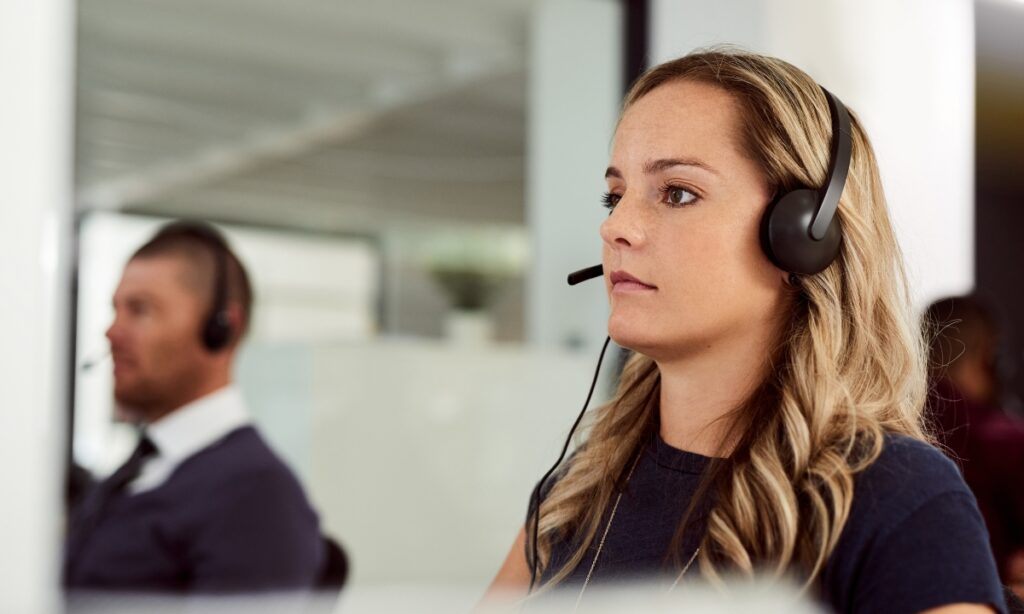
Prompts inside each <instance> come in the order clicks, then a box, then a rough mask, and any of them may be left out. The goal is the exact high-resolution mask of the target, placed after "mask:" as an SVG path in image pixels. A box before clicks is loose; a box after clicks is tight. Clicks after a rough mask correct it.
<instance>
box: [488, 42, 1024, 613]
mask: <svg viewBox="0 0 1024 614" xmlns="http://www.w3.org/2000/svg"><path fill="white" fill-rule="evenodd" d="M833 108H834V107H833ZM851 115H852V114H851ZM835 116H836V112H835V111H834V110H833V109H830V103H829V98H828V96H827V95H826V93H825V92H824V91H823V90H822V89H821V88H820V87H819V86H818V84H816V83H815V82H814V80H812V79H811V78H810V77H809V76H807V75H806V74H805V73H803V72H802V71H800V70H799V69H797V68H795V67H793V66H792V65H790V64H788V63H786V62H783V61H780V60H777V59H774V58H769V57H764V56H759V55H754V54H749V53H742V52H735V51H728V50H727V51H721V50H714V51H709V52H701V53H694V54H691V55H688V56H686V57H683V58H680V59H678V60H675V61H672V62H668V63H666V64H662V65H660V66H657V67H655V68H653V69H651V70H650V71H648V72H647V73H646V74H645V75H643V76H642V77H641V78H640V79H639V80H638V81H637V83H636V84H635V85H634V87H633V89H632V91H631V92H630V93H629V94H628V96H627V98H626V100H625V104H624V110H623V113H622V116H621V118H620V121H619V125H618V127H617V130H616V133H615V139H614V143H613V146H612V154H611V164H610V166H609V167H608V170H607V172H606V178H607V182H608V193H607V195H606V196H605V204H606V206H607V207H608V208H609V210H610V212H609V216H608V219H607V221H605V222H604V224H603V225H602V227H601V238H602V239H603V243H604V249H603V265H604V281H605V285H606V288H607V291H608V297H609V301H610V303H611V315H610V317H609V321H608V332H609V336H610V337H611V338H612V339H613V340H614V341H615V342H616V343H618V344H619V345H621V346H623V347H625V348H629V349H631V350H632V351H633V352H634V354H633V356H632V358H631V359H630V360H629V362H628V363H627V365H626V367H625V370H624V372H623V374H622V378H621V381H620V384H619V387H618V391H617V393H616V394H615V396H614V398H613V399H612V400H611V401H610V402H609V403H607V404H606V405H604V406H603V407H601V408H599V409H598V410H596V412H595V413H594V417H593V419H592V421H591V422H590V423H589V430H588V433H587V436H586V438H585V439H584V440H583V442H582V444H581V445H580V446H579V447H578V449H577V450H576V452H575V453H574V454H573V455H572V456H571V457H570V459H569V461H567V462H566V463H564V464H563V465H562V466H561V467H559V469H558V471H557V472H556V473H555V474H554V475H553V476H552V477H551V478H550V479H548V480H547V481H546V482H545V483H544V488H543V498H542V504H541V505H540V515H539V518H537V517H536V515H535V514H534V511H535V510H534V509H532V507H531V510H530V516H529V517H528V520H527V523H526V526H525V527H524V529H523V531H521V532H520V534H519V536H518V538H517V539H516V541H515V543H514V544H513V546H512V550H511V552H510V553H509V555H508V558H507V559H506V561H505V563H504V565H503V566H502V568H501V570H500V572H499V573H498V576H497V578H496V579H495V581H494V583H493V584H492V587H491V593H489V594H493V593H495V592H499V591H504V592H510V591H511V592H513V593H515V592H518V594H519V595H521V596H522V595H526V594H527V593H528V592H529V593H530V595H531V597H532V596H536V595H539V594H543V593H545V592H546V591H547V590H548V589H550V588H554V587H560V588H563V589H564V590H566V591H571V592H572V593H574V594H576V595H577V598H578V603H579V604H581V605H582V606H583V607H585V606H586V604H587V594H586V591H587V589H588V587H593V586H594V585H595V584H600V583H607V582H611V581H614V580H621V579H625V578H634V577H646V578H650V577H652V576H654V577H658V578H661V580H662V582H663V587H664V589H666V590H669V589H671V588H672V587H673V586H675V585H676V584H678V583H680V582H682V583H686V582H687V581H688V580H690V579H691V578H694V577H702V578H703V579H705V580H708V581H711V582H718V581H721V580H722V578H723V577H725V576H726V575H727V574H728V575H736V574H739V575H741V576H743V575H755V574H756V575H758V576H764V575H768V576H783V575H785V576H789V577H793V578H796V579H797V581H798V582H800V583H802V584H803V586H804V587H805V588H806V589H807V590H808V591H809V592H810V594H811V595H814V596H816V597H817V598H819V599H820V600H821V601H822V602H824V603H826V604H828V605H829V606H830V607H831V608H833V609H834V610H836V611H838V612H881V611H884V612H918V611H925V610H934V611H940V612H963V613H969V612H989V611H993V610H997V611H1004V610H1005V608H1006V605H1005V602H1004V600H1003V596H1002V592H1001V588H1000V585H999V583H998V579H997V575H996V570H995V566H994V563H993V560H992V555H991V553H990V551H989V546H988V539H987V535H986V532H985V527H984V524H983V522H982V520H981V517H980V515H979V513H978V510H977V506H976V504H975V501H974V498H973V497H972V495H971V494H970V491H969V490H968V489H967V488H966V486H965V485H964V482H963V480H962V479H961V477H960V474H959V472H958V470H957V469H956V467H955V466H954V465H953V464H952V463H951V462H950V461H948V460H946V458H945V457H944V456H943V455H942V454H941V453H940V452H939V451H938V450H936V449H935V448H934V447H932V446H931V445H930V443H929V442H930V439H929V437H928V435H927V434H926V432H925V430H924V425H923V423H922V407H923V400H924V394H925V372H926V365H925V358H924V349H923V348H924V344H923V342H922V339H921V335H920V333H919V328H918V326H917V323H916V321H915V318H914V317H913V314H912V311H911V306H910V303H909V301H908V293H907V284H906V280H905V277H904V273H903V265H902V261H901V254H900V250H899V247H898V246H897V244H896V239H895V236H894V234H893V230H892V225H891V222H890V219H889V215H888V212H887V209H886V202H885V197H884V195H883V193H882V186H881V182H880V179H879V172H878V167H877V164H876V161H875V157H874V154H873V152H872V149H871V145H870V143H869V141H868V138H867V135H866V134H865V132H864V129H863V127H862V126H861V124H860V123H859V122H858V121H857V119H856V117H855V116H851V117H850V118H849V120H847V121H848V122H849V124H848V128H847V129H848V130H849V132H848V133H847V135H848V137H849V141H850V145H849V146H848V149H847V151H849V155H850V161H849V166H848V168H849V172H848V176H847V178H846V180H845V187H844V186H843V184H842V183H841V184H840V188H841V189H842V196H841V199H840V200H839V205H838V211H837V213H836V215H835V219H834V221H833V222H832V225H831V226H830V227H829V233H831V234H830V236H832V237H833V239H838V237H839V236H840V235H841V242H840V243H839V244H838V245H837V246H836V247H835V250H836V253H835V254H834V256H835V257H834V260H832V258H831V256H830V257H829V261H830V262H829V261H826V262H825V263H824V264H823V265H822V266H823V267H824V268H823V270H820V271H819V272H815V273H813V274H808V273H807V272H806V271H803V273H804V274H796V275H795V274H793V268H800V267H799V266H798V265H794V266H793V267H787V268H789V270H787V268H783V266H781V265H780V264H779V262H780V258H779V256H778V255H777V254H776V255H774V256H773V257H771V258H770V257H769V255H768V253H769V252H770V251H771V250H770V249H767V248H766V247H765V246H764V241H763V240H762V238H761V237H762V230H763V229H762V220H763V218H764V215H765V211H766V209H768V208H769V206H770V204H771V203H773V201H774V200H775V199H776V198H779V197H780V196H781V195H784V194H787V193H789V192H791V191H793V190H797V189H801V188H811V189H814V190H819V189H822V190H823V188H824V187H825V182H826V180H827V178H828V176H829V175H830V172H831V171H830V163H833V164H834V163H835V161H834V158H835V157H836V153H835V152H834V151H833V150H834V149H835V144H834V143H835V139H834V137H836V138H838V135H834V133H833V128H834V126H833V124H834V122H835V120H834V119H833V118H834V117H835ZM836 128H837V129H838V127H836ZM840 170H842V169H840ZM808 224H809V222H808ZM781 260H785V259H784V258H781ZM812 268H813V267H812ZM534 522H537V526H538V527H539V532H538V533H537V534H536V536H534V534H533V530H534V529H533V528H534V526H535V525H534ZM534 537H536V544H537V551H536V558H535V554H534V551H533V547H532V544H533V542H534V539H533V538H534ZM534 563H535V564H536V566H535V568H534V566H533V564H534ZM534 569H535V570H536V576H535V577H533V578H531V576H532V575H533V574H532V572H533V571H534Z"/></svg>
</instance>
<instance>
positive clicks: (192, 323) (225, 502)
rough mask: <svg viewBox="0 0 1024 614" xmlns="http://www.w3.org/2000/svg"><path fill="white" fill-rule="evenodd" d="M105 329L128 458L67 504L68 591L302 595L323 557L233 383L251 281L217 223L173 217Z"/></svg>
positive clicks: (139, 263) (138, 259) (325, 551)
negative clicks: (135, 428) (130, 443)
mask: <svg viewBox="0 0 1024 614" xmlns="http://www.w3.org/2000/svg"><path fill="white" fill-rule="evenodd" d="M113 306H114V314H115V315H114V321H113V323H112V324H111V325H110V328H109V329H108V330H107V338H108V339H109V341H110V350H111V355H112V358H113V363H114V399H115V401H116V403H117V412H118V414H119V416H120V417H122V418H127V419H129V420H131V421H133V422H135V423H137V424H138V425H139V427H140V438H139V443H138V446H137V448H136V449H135V452H134V453H133V454H132V455H131V457H130V458H129V459H128V460H127V461H126V462H125V463H124V465H122V466H121V467H120V468H119V469H118V470H117V471H115V472H114V473H113V474H112V475H111V476H110V477H108V478H107V479H106V480H104V481H102V482H101V483H99V484H98V485H97V486H96V487H95V488H94V489H93V490H92V491H91V492H90V493H89V494H88V495H87V496H86V497H85V498H84V500H83V501H82V503H81V504H80V505H79V506H78V507H77V509H76V510H75V511H74V512H73V514H72V517H71V521H70V523H69V530H68V536H67V543H66V550H65V562H64V581H65V584H66V586H67V587H69V588H71V589H95V590H131V591H142V592H150V591H155V592H197V593H211V592H213V593H222V592H248V591H266V590H291V589H306V588H312V587H315V586H317V585H318V584H319V583H320V582H321V581H322V579H323V578H324V576H325V574H327V573H329V571H328V569H327V568H328V567H329V565H328V561H329V559H330V558H331V555H332V553H333V554H336V552H334V551H333V550H332V548H331V547H330V546H329V542H328V541H326V540H325V539H324V538H322V537H321V534H320V531H319V528H318V519H317V515H316V513H315V512H314V510H313V509H312V507H311V506H310V503H309V502H308V501H307V499H306V496H305V494H304V493H303V490H302V487H301V486H300V485H299V482H298V480H297V479H296V478H295V476H294V475H293V474H292V472H291V471H290V470H289V469H288V467H286V466H285V464H284V463H283V462H282V461H281V460H280V459H279V458H278V457H277V455H276V454H275V453H274V452H273V451H272V450H271V449H270V447H269V446H268V445H267V443H266V442H265V441H264V440H263V438H262V437H261V436H260V434H259V432H258V431H257V430H256V428H255V427H254V426H253V424H252V423H251V421H250V418H249V415H248V412H247V410H246V406H245V402H244V400H243V399H242V396H241V393H240V391H239V390H238V389H237V388H236V387H235V386H234V385H233V384H232V368H233V363H234V359H235V354H236V351H237V349H238V346H239V344H240V342H241V340H242V338H243V336H244V335H245V332H246V330H247V327H248V325H249V319H250V314H251V311H252V289H251V286H250V282H249V278H248V275H247V273H246V271H245V268H244V267H243V265H242V263H241V262H240V261H239V259H238V258H237V256H236V255H235V254H234V253H233V252H232V250H231V249H230V247H229V246H228V245H227V243H226V242H225V240H224V238H223V237H222V236H221V234H220V233H219V232H218V231H217V230H216V229H214V228H213V227H212V226H209V225H206V224H200V223H191V222H176V223H172V224H169V225H167V226H165V227H163V228H162V229H161V230H160V231H159V232H157V233H156V235H155V236H154V237H153V238H152V239H150V240H149V242H147V243H146V244H145V245H143V246H142V247H140V248H139V249H138V251H136V252H135V254H134V255H133V256H132V257H131V259H130V260H129V262H128V264H127V265H126V266H125V269H124V273H123V275H122V277H121V281H120V283H119V285H118V287H117V291H116V292H115V294H114V297H113Z"/></svg>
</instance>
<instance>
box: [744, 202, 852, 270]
mask: <svg viewBox="0 0 1024 614" xmlns="http://www.w3.org/2000/svg"><path fill="white" fill-rule="evenodd" d="M818 200H819V194H818V192H817V191H815V190H794V191H792V192H788V193H786V194H784V195H782V196H781V197H780V198H778V199H776V200H775V201H774V202H772V203H771V204H769V205H768V208H767V209H766V210H765V213H764V217H762V218H761V246H762V248H763V249H764V252H765V255H767V256H768V258H769V259H770V260H771V261H772V262H773V263H774V264H775V266H777V267H779V268H780V269H782V270H783V271H787V272H790V273H797V274H800V275H814V274H815V273H820V272H821V271H823V270H825V268H826V267H828V265H830V264H832V261H833V260H835V259H836V256H838V255H839V245H840V243H842V232H841V231H840V228H839V222H838V218H833V219H832V223H831V224H830V225H829V228H828V232H826V233H825V237H824V238H823V239H822V240H821V241H815V240H814V239H813V238H811V234H810V227H811V222H812V221H813V219H814V214H815V212H816V211H817V208H818Z"/></svg>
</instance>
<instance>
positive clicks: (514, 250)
mask: <svg viewBox="0 0 1024 614" xmlns="http://www.w3.org/2000/svg"><path fill="white" fill-rule="evenodd" d="M523 248H524V245H523V241H522V239H521V238H520V237H518V236H517V235H512V236H508V233H504V234H496V233H493V232H491V233H488V232H477V233H464V234H459V235H447V236H443V237H438V238H437V239H436V240H435V241H434V242H432V244H431V246H430V248H429V249H430V256H429V258H428V262H429V265H428V270H429V272H430V275H431V277H432V278H433V279H434V281H435V282H436V283H437V284H438V286H439V287H440V288H441V290H442V291H443V292H444V294H445V295H446V296H447V297H448V299H449V304H450V306H451V308H450V310H449V311H448V313H447V314H446V315H445V322H444V331H445V336H446V337H447V338H448V339H449V340H450V341H453V342H455V343H460V344H468V345H481V344H485V343H488V342H490V341H492V340H493V339H494V329H495V324H494V317H493V314H492V313H491V311H490V308H491V305H492V301H493V299H494V296H495V294H496V292H497V291H498V289H499V288H500V287H501V285H502V284H503V283H505V282H506V281H507V280H508V279H510V278H511V277H512V276H514V275H515V274H516V273H518V272H519V271H521V270H522V261H523V256H524V254H525V250H524V249H523Z"/></svg>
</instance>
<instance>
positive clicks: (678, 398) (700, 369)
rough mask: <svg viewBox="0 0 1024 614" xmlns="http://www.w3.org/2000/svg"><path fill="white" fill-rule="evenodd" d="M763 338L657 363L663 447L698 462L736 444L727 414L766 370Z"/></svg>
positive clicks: (735, 340)
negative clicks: (698, 457)
mask: <svg viewBox="0 0 1024 614" xmlns="http://www.w3.org/2000/svg"><path fill="white" fill-rule="evenodd" d="M766 332H767V331H754V332H753V334H748V335H741V336H735V337H730V338H725V339H722V340H719V341H718V342H716V343H713V344H711V345H705V346H703V347H701V348H700V350H699V351H696V352H693V353H690V354H688V355H685V356H681V357H679V358H677V359H675V360H666V361H658V369H659V370H660V371H661V392H660V398H659V401H660V403H659V418H660V432H661V437H662V439H664V440H665V443H667V444H669V445H670V446H672V447H674V448H678V449H681V450H686V451H689V452H695V453H697V454H702V455H704V456H728V455H729V452H730V450H731V448H732V447H733V445H734V444H735V438H736V433H730V432H729V431H730V427H731V426H732V423H733V420H732V417H733V416H732V415H731V414H732V412H733V411H734V410H736V409H737V408H739V407H740V406H741V405H742V404H743V402H744V401H746V400H747V398H748V397H749V396H750V395H751V393H753V391H754V390H755V389H756V388H757V386H758V384H760V383H761V381H762V380H763V379H764V377H765V375H766V372H767V370H768V364H769V361H768V355H769V348H770V345H771V343H770V342H771V334H770V333H769V334H765V333H766ZM730 435H731V437H730Z"/></svg>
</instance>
